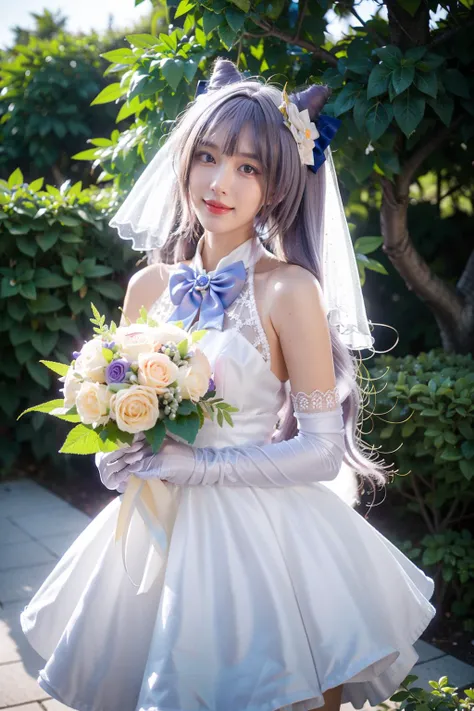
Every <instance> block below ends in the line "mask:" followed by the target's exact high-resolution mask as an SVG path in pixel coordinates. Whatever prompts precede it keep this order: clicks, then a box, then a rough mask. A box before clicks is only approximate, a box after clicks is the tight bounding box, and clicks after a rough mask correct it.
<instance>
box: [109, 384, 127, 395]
mask: <svg viewBox="0 0 474 711" xmlns="http://www.w3.org/2000/svg"><path fill="white" fill-rule="evenodd" d="M107 387H108V389H109V390H111V391H112V392H113V393H118V391H119V390H126V389H127V388H129V387H130V384H129V383H109V384H108V385H107Z"/></svg>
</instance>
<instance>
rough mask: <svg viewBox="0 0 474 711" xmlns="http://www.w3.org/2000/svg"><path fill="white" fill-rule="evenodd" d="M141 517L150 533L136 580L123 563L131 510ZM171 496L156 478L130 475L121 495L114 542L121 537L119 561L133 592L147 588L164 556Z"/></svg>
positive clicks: (171, 519) (171, 521)
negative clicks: (145, 555) (147, 546)
mask: <svg viewBox="0 0 474 711" xmlns="http://www.w3.org/2000/svg"><path fill="white" fill-rule="evenodd" d="M135 510H136V511H137V512H138V513H139V515H140V516H141V517H142V519H143V521H144V523H145V525H146V528H147V530H148V532H149V534H150V543H151V544H152V545H149V548H148V556H147V560H146V562H145V566H144V570H143V574H142V579H141V581H140V583H136V582H134V581H133V580H132V578H131V576H130V573H129V571H128V566H127V543H128V536H129V533H130V527H131V522H132V518H133V514H134V511H135ZM174 514H175V509H174V507H173V497H172V495H171V493H170V491H169V489H168V487H167V485H166V484H164V483H163V482H162V481H161V480H160V479H140V478H139V477H137V476H135V475H134V474H132V475H131V476H130V478H129V480H128V483H127V488H126V489H125V492H124V493H123V495H122V501H121V503H120V509H119V513H118V518H117V526H116V529H115V541H116V542H117V543H118V542H119V541H120V540H122V561H123V565H124V568H125V572H126V573H127V576H128V578H129V580H130V582H131V583H132V585H134V586H135V587H137V588H138V590H137V595H141V594H143V593H146V592H148V591H149V590H150V588H151V586H152V584H153V583H154V581H155V580H156V578H157V577H158V575H159V573H160V571H161V569H162V567H163V564H164V562H165V560H166V557H167V552H168V547H169V541H170V538H171V532H172V530H173V524H174V519H175V515H174Z"/></svg>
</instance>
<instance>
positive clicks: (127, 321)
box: [119, 306, 142, 326]
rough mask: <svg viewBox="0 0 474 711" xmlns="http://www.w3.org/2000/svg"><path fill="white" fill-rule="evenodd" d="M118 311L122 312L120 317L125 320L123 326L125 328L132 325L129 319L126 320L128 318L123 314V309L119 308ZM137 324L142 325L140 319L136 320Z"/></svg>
mask: <svg viewBox="0 0 474 711" xmlns="http://www.w3.org/2000/svg"><path fill="white" fill-rule="evenodd" d="M119 311H121V312H122V316H123V318H124V319H125V325H126V326H130V325H131V324H132V322H131V321H130V319H129V318H128V316H127V315H126V314H125V313H124V311H123V308H122V307H121V306H119ZM137 323H142V322H141V320H140V319H137Z"/></svg>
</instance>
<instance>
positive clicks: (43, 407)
mask: <svg viewBox="0 0 474 711" xmlns="http://www.w3.org/2000/svg"><path fill="white" fill-rule="evenodd" d="M63 406H64V400H63V399H62V398H60V399H58V400H49V401H48V402H42V403H40V404H39V405H33V407H28V408H27V409H26V410H23V412H22V413H21V414H20V415H18V417H17V418H16V419H17V421H18V420H19V419H20V417H23V415H26V413H27V412H45V413H47V414H49V413H50V412H51V411H52V410H54V409H55V408H57V407H63Z"/></svg>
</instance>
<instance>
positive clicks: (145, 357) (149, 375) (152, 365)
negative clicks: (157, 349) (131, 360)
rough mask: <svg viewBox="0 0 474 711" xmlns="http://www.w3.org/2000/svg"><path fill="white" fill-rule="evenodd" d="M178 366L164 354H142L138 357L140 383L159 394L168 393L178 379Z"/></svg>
mask: <svg viewBox="0 0 474 711" xmlns="http://www.w3.org/2000/svg"><path fill="white" fill-rule="evenodd" d="M178 370H179V368H178V366H177V365H176V363H173V361H172V360H171V359H170V358H168V356H167V355H165V354H164V353H141V354H140V355H139V356H138V382H139V384H140V385H148V386H149V387H151V388H154V390H155V391H156V392H157V393H160V394H162V393H164V392H166V390H167V388H168V387H169V386H170V385H171V383H174V381H175V380H177V379H178Z"/></svg>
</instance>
